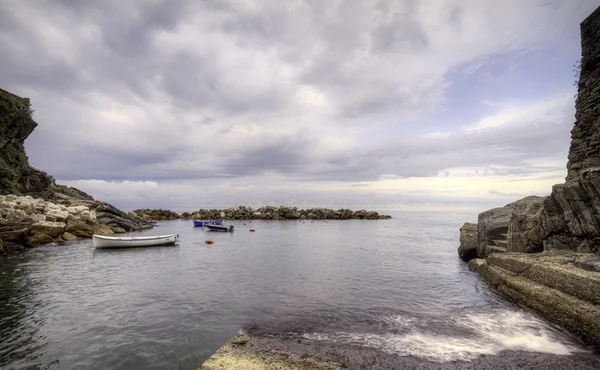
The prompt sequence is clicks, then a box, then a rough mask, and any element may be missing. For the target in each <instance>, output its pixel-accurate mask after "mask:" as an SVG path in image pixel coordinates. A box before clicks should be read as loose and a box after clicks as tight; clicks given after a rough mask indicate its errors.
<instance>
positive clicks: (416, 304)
mask: <svg viewBox="0 0 600 370" xmlns="http://www.w3.org/2000/svg"><path fill="white" fill-rule="evenodd" d="M393 216H394V218H392V219H390V220H343V221H341V220H327V221H324V220H318V221H310V220H305V221H298V220H295V221H292V220H288V221H266V220H265V221H263V220H253V221H232V222H231V224H233V225H234V227H235V230H234V231H233V232H231V233H218V232H210V231H207V230H205V229H202V228H194V227H193V223H192V221H183V220H174V221H161V222H159V223H158V224H157V225H156V227H155V228H154V229H152V230H145V231H143V232H137V233H130V235H153V234H168V233H177V234H179V241H178V243H177V244H176V245H175V246H165V247H150V248H133V249H121V250H96V249H94V247H93V245H92V242H91V240H89V239H86V240H80V241H76V242H72V243H70V244H68V245H45V246H41V247H37V248H33V249H30V250H27V251H26V252H23V253H17V254H9V255H2V256H0V368H1V369H197V368H198V367H200V366H201V364H202V363H203V362H204V361H205V360H206V359H207V358H208V357H209V356H210V355H211V354H213V353H214V352H215V351H216V350H217V349H218V348H219V347H220V346H222V345H223V344H224V343H225V342H226V341H227V340H228V339H229V338H230V337H232V336H233V335H236V334H238V333H243V332H248V331H251V332H252V333H266V334H272V335H279V334H280V335H286V336H288V337H289V336H295V337H297V338H299V339H303V340H310V341H317V342H322V343H323V344H328V345H340V346H351V347H350V348H368V349H370V350H373V351H379V352H381V353H382V354H385V355H386V356H390V355H391V356H394V357H395V358H398V359H400V360H402V359H406V361H407V362H406V363H407V364H412V365H410V366H409V365H407V366H406V367H402V368H416V367H415V364H421V365H419V366H418V368H420V369H438V368H440V369H441V368H444V369H454V368H456V369H475V368H484V367H486V366H485V364H486V361H490V362H489V363H490V364H492V363H493V364H496V365H494V366H490V367H489V368H500V367H498V366H497V364H498V363H500V364H502V363H503V362H502V361H504V360H503V359H504V358H506V359H509V358H510V364H507V365H506V367H505V368H507V369H508V368H510V369H516V368H523V369H534V368H540V369H542V368H543V369H560V368H565V366H567V367H568V368H570V369H593V368H600V359H599V358H600V357H599V355H598V351H597V349H596V348H594V347H592V346H590V345H588V344H586V343H584V342H582V341H581V340H580V339H579V338H577V337H575V336H574V335H572V334H571V333H568V332H566V331H565V330H563V329H562V328H560V327H557V326H555V325H552V324H551V323H549V322H547V321H546V320H544V319H543V318H542V317H540V316H539V315H537V314H536V313H535V312H531V311H529V310H527V309H524V308H521V307H519V306H517V305H515V304H514V303H512V302H510V301H508V300H506V299H504V298H502V297H501V296H499V295H497V294H496V293H494V292H493V291H491V290H490V289H489V288H488V287H487V285H486V284H485V283H483V282H482V281H481V279H480V278H479V277H478V276H477V275H476V274H475V273H473V272H471V271H470V270H469V269H468V267H467V265H466V264H465V263H464V262H463V261H461V260H460V259H459V258H458V255H457V247H458V245H459V228H460V226H461V225H462V224H463V222H465V221H473V219H475V218H476V217H475V216H474V215H472V214H465V213H441V212H417V211H407V212H397V213H395V214H393ZM250 229H254V230H255V232H250V231H249V230H250ZM207 239H212V240H214V243H213V244H206V243H205V241H206V240H207ZM507 361H508V360H507ZM473 364H478V365H477V366H474V365H473ZM482 364H483V365H482ZM515 364H517V365H515ZM519 364H520V365H519ZM565 364H567V365H565ZM520 366H521V367H520Z"/></svg>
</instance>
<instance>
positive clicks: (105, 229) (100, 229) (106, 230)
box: [93, 225, 114, 235]
mask: <svg viewBox="0 0 600 370" xmlns="http://www.w3.org/2000/svg"><path fill="white" fill-rule="evenodd" d="M93 233H94V234H98V235H105V234H114V232H113V231H112V229H111V228H110V227H109V226H106V225H98V226H96V227H95V228H94V232H93Z"/></svg>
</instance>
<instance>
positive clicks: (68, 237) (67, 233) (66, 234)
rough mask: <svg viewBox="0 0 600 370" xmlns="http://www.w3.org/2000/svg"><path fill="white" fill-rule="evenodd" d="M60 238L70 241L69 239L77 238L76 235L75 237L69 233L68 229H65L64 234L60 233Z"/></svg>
mask: <svg viewBox="0 0 600 370" xmlns="http://www.w3.org/2000/svg"><path fill="white" fill-rule="evenodd" d="M62 238H63V239H64V240H66V241H71V240H77V239H79V238H78V237H76V236H75V235H73V234H71V233H70V232H68V231H65V233H64V234H62Z"/></svg>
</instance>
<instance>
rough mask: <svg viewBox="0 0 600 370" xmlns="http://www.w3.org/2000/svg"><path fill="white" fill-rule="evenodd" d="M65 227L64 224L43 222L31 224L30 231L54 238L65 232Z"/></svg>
mask: <svg viewBox="0 0 600 370" xmlns="http://www.w3.org/2000/svg"><path fill="white" fill-rule="evenodd" d="M66 227H67V225H66V224H65V223H64V222H52V221H44V222H36V223H34V224H32V225H31V231H32V232H35V233H40V234H46V235H48V236H50V237H52V238H56V237H58V236H60V235H61V234H62V233H63V232H64V231H65V228H66Z"/></svg>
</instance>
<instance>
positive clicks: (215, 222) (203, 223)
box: [192, 220, 223, 227]
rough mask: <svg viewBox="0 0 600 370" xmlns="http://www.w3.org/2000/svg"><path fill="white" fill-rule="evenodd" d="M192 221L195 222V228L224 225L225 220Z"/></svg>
mask: <svg viewBox="0 0 600 370" xmlns="http://www.w3.org/2000/svg"><path fill="white" fill-rule="evenodd" d="M192 221H194V227H202V226H206V225H221V224H223V220H192Z"/></svg>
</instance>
